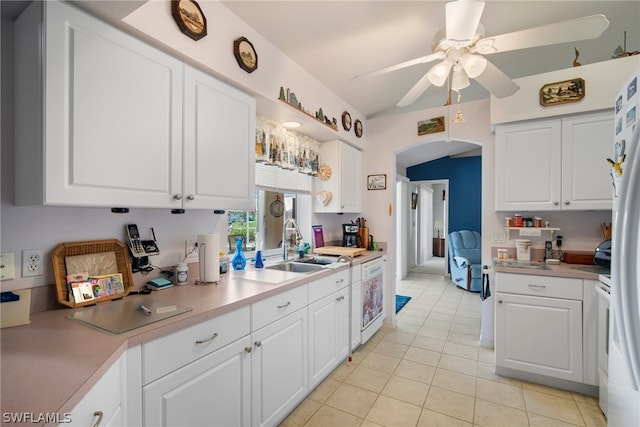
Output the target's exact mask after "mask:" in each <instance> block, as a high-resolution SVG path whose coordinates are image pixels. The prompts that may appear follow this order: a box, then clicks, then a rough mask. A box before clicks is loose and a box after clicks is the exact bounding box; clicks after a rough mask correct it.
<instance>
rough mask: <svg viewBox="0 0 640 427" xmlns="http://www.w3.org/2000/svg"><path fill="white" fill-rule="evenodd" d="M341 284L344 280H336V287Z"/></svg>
mask: <svg viewBox="0 0 640 427" xmlns="http://www.w3.org/2000/svg"><path fill="white" fill-rule="evenodd" d="M342 282H344V279H340V280H336V285H337V284H338V283H342Z"/></svg>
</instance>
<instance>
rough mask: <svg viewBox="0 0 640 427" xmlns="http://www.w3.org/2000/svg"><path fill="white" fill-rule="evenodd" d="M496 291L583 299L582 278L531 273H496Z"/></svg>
mask: <svg viewBox="0 0 640 427" xmlns="http://www.w3.org/2000/svg"><path fill="white" fill-rule="evenodd" d="M496 291H497V292H505V293H510V294H520V295H534V296H541V297H549V298H565V299H573V300H579V301H582V280H581V279H572V278H568V277H552V276H534V275H529V274H511V273H498V274H496Z"/></svg>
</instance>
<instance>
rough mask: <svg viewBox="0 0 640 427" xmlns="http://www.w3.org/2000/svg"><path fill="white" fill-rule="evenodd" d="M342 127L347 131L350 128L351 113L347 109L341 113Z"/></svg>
mask: <svg viewBox="0 0 640 427" xmlns="http://www.w3.org/2000/svg"><path fill="white" fill-rule="evenodd" d="M342 127H343V128H344V130H346V131H347V132H349V131H350V130H351V114H349V112H348V111H345V112H344V113H342Z"/></svg>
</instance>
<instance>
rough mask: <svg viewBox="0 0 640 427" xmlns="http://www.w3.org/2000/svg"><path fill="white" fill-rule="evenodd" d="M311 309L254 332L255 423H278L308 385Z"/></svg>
mask: <svg viewBox="0 0 640 427" xmlns="http://www.w3.org/2000/svg"><path fill="white" fill-rule="evenodd" d="M307 328H308V325H307V309H306V308H304V309H301V310H298V311H296V312H295V313H292V314H291V315H289V316H287V317H285V318H282V319H280V320H278V321H277V322H275V323H271V324H270V325H268V326H265V327H264V328H262V329H260V330H258V331H256V332H254V333H253V334H252V340H253V353H252V358H251V359H252V362H251V363H252V372H251V375H252V388H251V393H252V407H253V410H252V414H253V416H252V424H253V425H254V426H257V425H260V426H267V425H268V426H271V425H277V424H278V422H279V421H280V420H282V419H283V418H284V417H285V416H286V414H288V413H289V412H290V411H291V410H292V409H293V408H294V407H295V406H296V405H297V404H298V403H299V402H300V401H301V400H302V399H304V397H305V396H306V395H307V392H308V390H309V387H308V384H309V383H308V376H307V373H308V359H307V357H308V353H307V351H308V347H307V346H308V329H307Z"/></svg>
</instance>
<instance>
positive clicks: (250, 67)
mask: <svg viewBox="0 0 640 427" xmlns="http://www.w3.org/2000/svg"><path fill="white" fill-rule="evenodd" d="M233 56H235V57H236V61H238V65H239V66H240V68H242V69H243V70H245V71H246V72H247V73H252V72H254V71H255V70H256V69H257V68H258V54H257V53H256V49H255V48H254V47H253V43H251V42H250V41H249V40H247V38H246V37H240V38H239V39H236V40H235V41H234V42H233Z"/></svg>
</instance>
